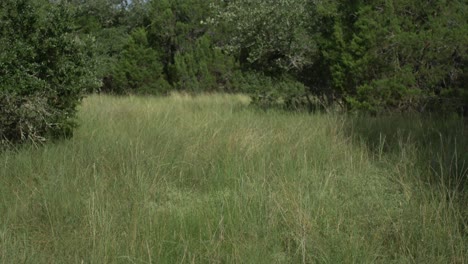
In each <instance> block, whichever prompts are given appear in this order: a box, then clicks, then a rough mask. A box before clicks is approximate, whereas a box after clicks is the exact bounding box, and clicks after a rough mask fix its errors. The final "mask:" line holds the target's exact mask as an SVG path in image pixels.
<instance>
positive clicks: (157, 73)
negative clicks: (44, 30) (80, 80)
mask: <svg viewBox="0 0 468 264" xmlns="http://www.w3.org/2000/svg"><path fill="white" fill-rule="evenodd" d="M70 2H72V3H74V5H75V6H76V7H77V8H78V9H79V10H80V12H79V16H77V23H78V24H79V25H80V32H85V33H88V34H92V35H93V36H95V37H96V39H97V42H98V47H99V49H98V50H99V51H98V53H99V56H98V57H99V61H100V65H101V67H99V68H100V71H99V72H98V74H99V75H100V76H101V78H102V79H103V84H104V86H103V87H102V90H103V91H108V92H113V93H118V94H127V93H129V92H131V93H150V94H165V93H167V92H169V91H170V90H178V91H186V92H191V93H197V92H207V91H224V92H238V91H241V92H245V93H248V94H251V95H252V98H253V99H254V100H253V102H254V103H258V104H261V105H263V106H272V105H280V106H284V107H289V108H296V109H297V108H298V107H303V106H307V107H308V108H309V110H313V109H316V108H317V106H318V107H322V108H323V107H325V108H327V107H328V106H330V105H331V104H338V105H341V106H342V107H343V108H344V109H349V110H353V109H357V110H364V111H368V112H373V113H378V112H382V111H401V112H403V111H420V112H425V111H441V110H442V111H456V112H464V113H465V114H466V112H467V111H468V110H467V109H468V107H467V105H468V92H467V88H466V85H465V83H466V80H467V78H468V77H467V73H466V72H467V65H468V63H467V61H468V59H467V54H468V52H467V47H468V37H467V36H468V32H467V31H468V26H467V17H468V15H467V11H468V8H467V4H466V2H465V1H445V0H440V1H413V0H395V1H383V0H373V1H363V0H353V1H345V2H343V1H335V0H325V1H313V0H278V1H276V0H275V1H273V0H231V1H216V0H209V1H202V0H189V1H180V0H158V1H156V0H150V1H125V0H99V1H90V0H84V1H76V0H70ZM135 34H138V35H140V36H141V37H138V38H139V39H144V40H143V41H142V42H139V41H136V39H135V37H136V36H135Z"/></svg>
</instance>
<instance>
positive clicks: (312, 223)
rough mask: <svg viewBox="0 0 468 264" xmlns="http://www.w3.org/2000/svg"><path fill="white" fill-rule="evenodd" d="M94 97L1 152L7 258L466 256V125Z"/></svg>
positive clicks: (1, 229)
mask: <svg viewBox="0 0 468 264" xmlns="http://www.w3.org/2000/svg"><path fill="white" fill-rule="evenodd" d="M247 104H248V99H246V98H245V97H243V96H240V95H239V96H235V95H230V96H227V95H210V96H208V95H206V96H198V97H195V98H192V97H187V96H183V95H174V96H171V97H168V98H141V97H109V96H97V95H96V96H91V97H89V98H87V99H86V100H84V102H83V105H82V106H81V108H80V112H79V119H80V124H81V126H80V127H79V129H78V130H77V131H76V134H75V136H74V137H73V138H72V139H70V140H66V141H61V142H57V143H55V144H48V145H45V146H42V147H39V148H32V147H25V148H22V149H21V150H18V151H8V152H4V153H1V154H0V263H468V220H467V219H468V209H467V207H468V206H467V202H468V199H467V195H466V192H467V188H466V185H467V181H466V177H467V170H468V163H466V162H468V156H467V155H468V154H467V148H465V147H467V146H468V142H467V141H468V136H467V135H468V134H467V131H466V123H465V124H464V123H463V122H464V121H462V120H459V119H457V118H447V119H443V120H441V119H438V120H423V119H422V118H416V117H413V118H403V117H386V118H364V117H351V116H348V117H344V116H340V115H338V114H336V115H334V114H301V113H286V112H279V111H267V112H264V111H259V110H256V109H254V108H252V107H248V106H247Z"/></svg>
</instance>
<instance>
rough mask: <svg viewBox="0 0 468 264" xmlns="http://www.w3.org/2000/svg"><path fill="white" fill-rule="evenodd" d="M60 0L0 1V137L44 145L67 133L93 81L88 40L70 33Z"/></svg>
mask: <svg viewBox="0 0 468 264" xmlns="http://www.w3.org/2000/svg"><path fill="white" fill-rule="evenodd" d="M72 19H73V10H72V9H71V8H69V6H68V5H67V4H65V3H62V2H54V3H51V2H50V1H45V0H44V1H33V0H4V1H2V2H1V3H0V32H1V33H0V43H2V44H3V45H4V46H3V47H2V48H1V49H0V76H2V78H0V105H1V109H0V113H1V117H0V139H1V142H2V145H4V144H5V143H6V142H9V143H20V142H24V141H29V140H32V141H36V142H37V141H41V142H42V141H45V140H47V139H50V138H57V137H61V136H70V135H72V131H73V128H74V127H75V126H76V122H75V120H74V117H75V113H76V106H77V105H78V104H79V102H80V100H81V99H82V97H83V93H84V91H85V90H86V89H93V88H94V87H97V86H98V85H99V83H98V82H97V81H96V79H95V78H94V70H93V65H94V64H93V52H92V51H93V49H92V47H90V44H91V42H89V41H88V40H87V39H85V38H80V37H78V36H77V35H76V34H74V31H73V23H72V21H73V20H72Z"/></svg>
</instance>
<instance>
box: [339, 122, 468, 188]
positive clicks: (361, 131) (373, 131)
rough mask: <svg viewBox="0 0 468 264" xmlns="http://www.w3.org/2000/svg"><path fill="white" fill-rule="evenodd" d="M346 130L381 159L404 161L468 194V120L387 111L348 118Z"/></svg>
mask: <svg viewBox="0 0 468 264" xmlns="http://www.w3.org/2000/svg"><path fill="white" fill-rule="evenodd" d="M345 131H346V133H347V134H348V136H351V138H353V140H355V141H357V142H359V143H361V144H362V143H363V144H364V145H366V146H367V147H368V148H369V149H370V151H371V152H372V153H373V154H374V157H376V158H378V159H380V160H382V158H383V159H385V160H390V161H391V162H390V164H393V162H392V161H395V164H397V163H398V162H405V159H408V160H406V162H407V163H406V164H409V165H410V166H411V168H409V170H410V171H411V173H409V174H411V175H413V176H415V177H419V179H416V180H422V181H423V182H425V183H429V184H431V185H432V186H435V187H444V188H447V190H449V191H452V192H455V193H457V194H458V195H461V196H462V197H463V196H464V197H468V195H466V194H467V192H468V120H466V119H462V118H460V117H454V116H452V117H446V116H445V117H442V116H437V117H435V116H432V117H429V116H416V115H412V116H404V115H388V116H380V117H370V116H354V117H349V118H347V120H346V122H345Z"/></svg>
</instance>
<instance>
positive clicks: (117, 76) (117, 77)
mask: <svg viewBox="0 0 468 264" xmlns="http://www.w3.org/2000/svg"><path fill="white" fill-rule="evenodd" d="M159 57H160V56H159V54H158V53H157V52H156V51H155V50H153V49H151V48H150V47H149V44H148V38H147V33H146V30H145V29H144V28H138V29H135V30H134V31H133V32H132V34H131V36H130V39H129V41H128V44H127V45H126V46H125V47H124V50H123V51H122V54H121V55H120V57H119V59H118V60H117V62H116V64H115V65H114V69H113V71H112V75H111V77H110V78H112V80H110V81H109V83H110V84H109V85H110V86H111V87H109V90H110V91H111V92H114V93H119V94H128V93H144V94H165V93H167V92H168V91H169V90H170V88H171V87H170V85H169V84H168V83H167V81H166V79H165V77H164V74H163V65H162V63H161V62H160V59H159Z"/></svg>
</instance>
